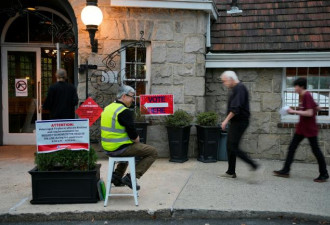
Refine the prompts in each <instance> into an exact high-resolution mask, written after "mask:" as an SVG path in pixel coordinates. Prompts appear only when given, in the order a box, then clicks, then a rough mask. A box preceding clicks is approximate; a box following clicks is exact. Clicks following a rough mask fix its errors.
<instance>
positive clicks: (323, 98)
mask: <svg viewBox="0 0 330 225" xmlns="http://www.w3.org/2000/svg"><path fill="white" fill-rule="evenodd" d="M318 97H319V101H318V104H319V107H320V111H319V112H318V115H320V116H321V115H322V116H328V115H329V92H320V93H319V96H318Z"/></svg>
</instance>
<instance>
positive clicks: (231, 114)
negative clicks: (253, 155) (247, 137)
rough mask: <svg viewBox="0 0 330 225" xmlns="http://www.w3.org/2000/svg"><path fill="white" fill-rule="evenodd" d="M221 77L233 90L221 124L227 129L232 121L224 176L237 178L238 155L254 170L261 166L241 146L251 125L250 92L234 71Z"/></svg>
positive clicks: (228, 136)
mask: <svg viewBox="0 0 330 225" xmlns="http://www.w3.org/2000/svg"><path fill="white" fill-rule="evenodd" d="M220 79H221V81H222V83H223V85H224V86H226V87H227V88H230V89H231V91H232V92H231V94H230V96H229V99H228V104H227V116H226V118H225V120H224V121H223V122H222V124H221V128H222V130H225V129H226V127H227V125H228V123H230V125H229V128H228V135H227V153H228V170H227V171H226V173H225V174H223V175H222V177H229V178H236V156H238V157H239V158H240V159H242V160H243V161H244V162H246V163H248V164H249V165H250V166H251V168H252V170H253V171H256V170H257V169H258V168H259V165H257V164H256V163H255V162H254V161H253V160H252V159H250V158H249V157H248V155H247V154H246V153H245V152H243V151H242V150H241V149H240V147H239V143H240V140H241V138H242V136H243V134H244V132H245V130H246V129H247V127H248V126H249V118H250V105H249V93H248V91H247V89H246V87H245V86H244V85H243V84H242V83H241V82H240V81H239V80H238V78H237V75H236V73H235V72H234V71H225V72H223V73H222V74H221V76H220Z"/></svg>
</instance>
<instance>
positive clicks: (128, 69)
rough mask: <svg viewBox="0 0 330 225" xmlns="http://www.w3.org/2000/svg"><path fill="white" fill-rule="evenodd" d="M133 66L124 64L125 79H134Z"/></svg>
mask: <svg viewBox="0 0 330 225" xmlns="http://www.w3.org/2000/svg"><path fill="white" fill-rule="evenodd" d="M134 67H135V65H134V64H131V63H126V68H125V76H126V79H135V69H134Z"/></svg>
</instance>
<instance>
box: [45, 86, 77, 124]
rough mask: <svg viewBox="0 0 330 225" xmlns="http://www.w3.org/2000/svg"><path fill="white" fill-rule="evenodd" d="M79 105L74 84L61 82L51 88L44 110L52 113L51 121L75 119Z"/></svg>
mask: <svg viewBox="0 0 330 225" xmlns="http://www.w3.org/2000/svg"><path fill="white" fill-rule="evenodd" d="M77 104H78V95H77V90H76V88H75V87H74V86H73V85H72V84H69V83H66V82H63V81H59V82H57V83H55V84H53V85H51V86H50V87H49V89H48V94H47V98H46V100H45V102H44V104H43V106H42V108H43V109H46V110H49V111H50V118H51V119H74V118H75V106H76V105H77Z"/></svg>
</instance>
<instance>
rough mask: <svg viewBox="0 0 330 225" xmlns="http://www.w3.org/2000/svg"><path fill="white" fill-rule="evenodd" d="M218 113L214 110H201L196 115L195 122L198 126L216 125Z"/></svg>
mask: <svg viewBox="0 0 330 225" xmlns="http://www.w3.org/2000/svg"><path fill="white" fill-rule="evenodd" d="M218 120H219V115H218V114H217V113H215V112H202V113H199V114H198V115H197V121H196V122H197V124H198V125H200V126H216V125H217V122H218Z"/></svg>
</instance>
